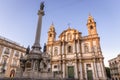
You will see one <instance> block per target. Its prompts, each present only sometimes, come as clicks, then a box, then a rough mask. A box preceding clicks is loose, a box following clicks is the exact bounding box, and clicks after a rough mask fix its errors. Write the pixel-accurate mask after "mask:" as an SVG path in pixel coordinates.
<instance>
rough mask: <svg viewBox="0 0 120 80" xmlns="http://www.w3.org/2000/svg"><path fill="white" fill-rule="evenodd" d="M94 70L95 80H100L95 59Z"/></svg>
mask: <svg viewBox="0 0 120 80" xmlns="http://www.w3.org/2000/svg"><path fill="white" fill-rule="evenodd" d="M93 68H94V71H95V74H94V75H95V80H98V72H97V69H96V61H95V59H94V61H93Z"/></svg>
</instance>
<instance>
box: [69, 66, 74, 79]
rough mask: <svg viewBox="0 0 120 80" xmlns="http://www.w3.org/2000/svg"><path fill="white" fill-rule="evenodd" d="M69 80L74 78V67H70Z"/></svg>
mask: <svg viewBox="0 0 120 80" xmlns="http://www.w3.org/2000/svg"><path fill="white" fill-rule="evenodd" d="M68 78H74V66H68Z"/></svg>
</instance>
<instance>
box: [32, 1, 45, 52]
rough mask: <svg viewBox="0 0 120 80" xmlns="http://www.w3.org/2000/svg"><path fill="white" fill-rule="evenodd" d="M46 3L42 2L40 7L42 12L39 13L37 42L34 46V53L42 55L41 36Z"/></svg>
mask: <svg viewBox="0 0 120 80" xmlns="http://www.w3.org/2000/svg"><path fill="white" fill-rule="evenodd" d="M43 9H44V3H43V2H42V3H41V5H40V10H39V11H38V24H37V29H36V36H35V42H34V44H33V46H32V48H33V50H32V53H41V51H40V49H41V47H40V36H41V28H42V16H43V15H44V10H43Z"/></svg>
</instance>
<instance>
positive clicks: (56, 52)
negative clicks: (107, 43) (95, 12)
mask: <svg viewBox="0 0 120 80" xmlns="http://www.w3.org/2000/svg"><path fill="white" fill-rule="evenodd" d="M87 29H88V35H87V36H82V35H81V34H82V33H81V32H79V31H78V30H76V29H72V28H70V27H69V28H68V29H67V30H64V31H63V32H62V33H61V34H60V35H59V39H58V40H56V31H55V27H54V25H53V24H52V25H51V26H50V28H49V31H48V40H47V44H46V46H47V53H48V54H49V55H50V56H51V57H50V58H51V71H52V72H53V73H54V74H55V75H56V74H59V77H62V78H75V79H79V80H106V72H105V68H104V57H103V55H102V51H101V47H100V37H99V36H98V33H97V30H96V22H95V21H94V18H93V17H92V16H91V15H89V17H88V20H87Z"/></svg>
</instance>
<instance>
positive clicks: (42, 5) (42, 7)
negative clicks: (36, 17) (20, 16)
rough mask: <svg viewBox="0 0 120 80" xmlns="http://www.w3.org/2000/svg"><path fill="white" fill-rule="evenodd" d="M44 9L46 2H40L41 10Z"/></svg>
mask: <svg viewBox="0 0 120 80" xmlns="http://www.w3.org/2000/svg"><path fill="white" fill-rule="evenodd" d="M43 9H44V2H41V4H40V10H43Z"/></svg>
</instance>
